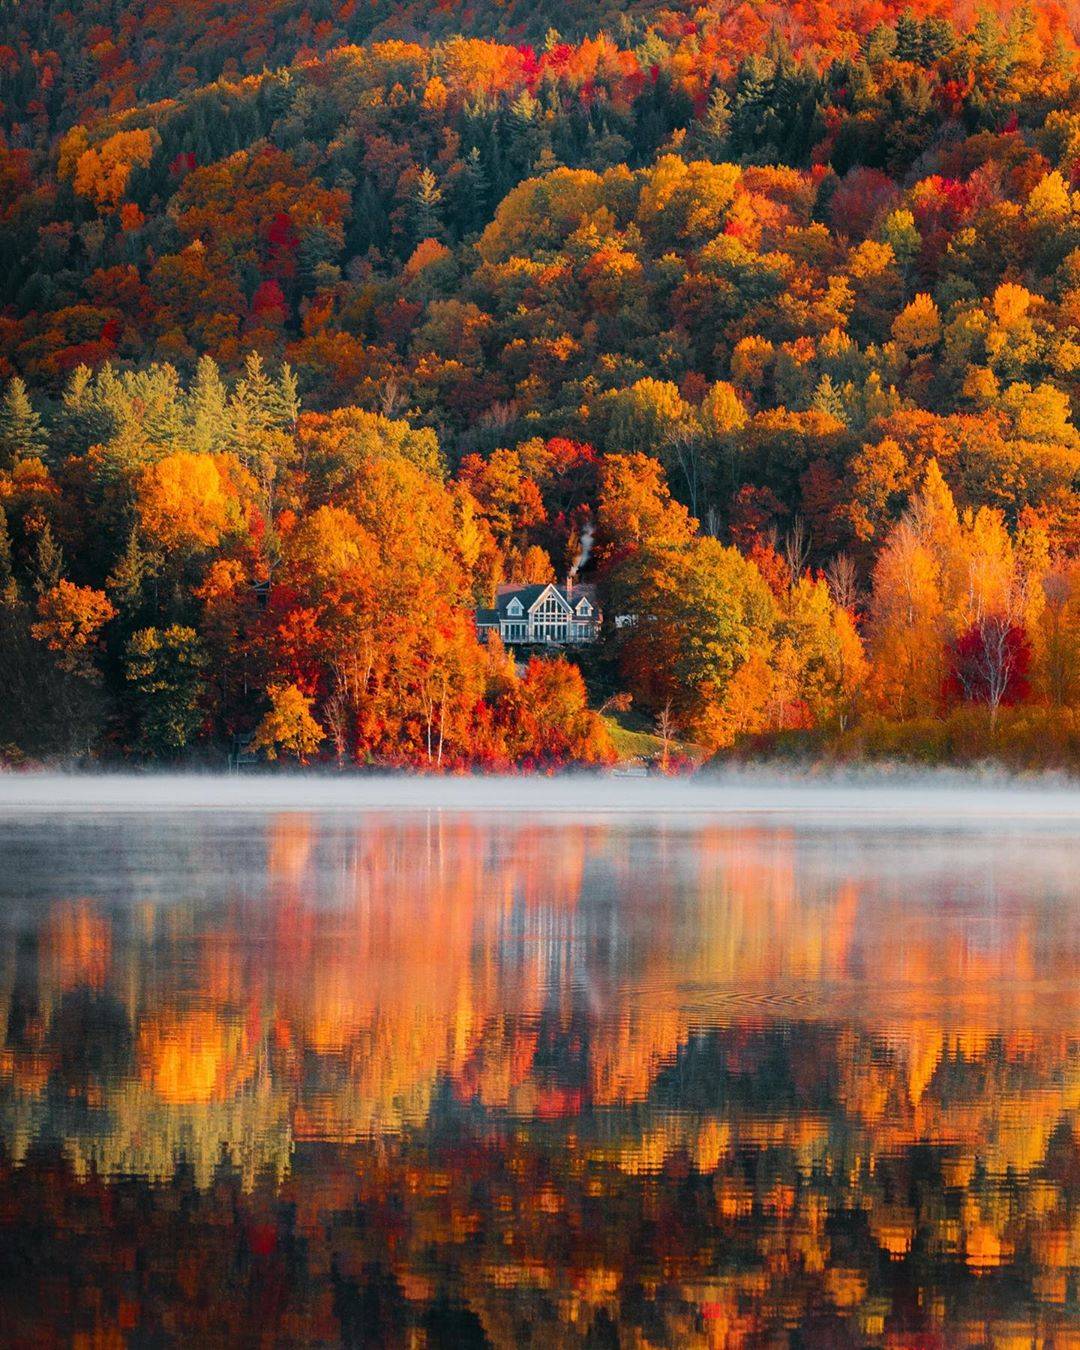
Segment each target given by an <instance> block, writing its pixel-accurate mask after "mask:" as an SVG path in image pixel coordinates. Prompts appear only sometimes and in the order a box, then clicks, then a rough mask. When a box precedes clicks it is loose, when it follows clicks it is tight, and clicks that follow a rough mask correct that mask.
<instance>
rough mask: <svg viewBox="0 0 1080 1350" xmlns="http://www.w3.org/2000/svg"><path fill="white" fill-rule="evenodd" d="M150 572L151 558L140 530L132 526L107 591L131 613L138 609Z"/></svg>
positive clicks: (122, 607) (106, 586) (108, 580)
mask: <svg viewBox="0 0 1080 1350" xmlns="http://www.w3.org/2000/svg"><path fill="white" fill-rule="evenodd" d="M150 571H151V561H150V558H149V556H148V554H147V553H146V551H145V550H144V548H143V546H142V544H141V542H140V540H139V531H138V528H137V527H135V526H132V529H131V531H130V533H129V534H128V541H127V545H126V547H125V548H124V551H123V553H122V554H121V555H120V557H119V558H118V559H117V560H116V565H115V566H114V567H113V570H112V572H111V573H110V574H109V577H108V579H107V580H106V582H105V589H106V590H107V591H108V593H109V595H110V596H111V597H112V599H113V600H115V601H116V603H117V605H118V606H119V607H120V609H121V610H124V611H125V612H127V613H131V612H132V611H134V610H137V609H138V607H139V605H140V603H141V601H142V594H143V585H144V583H145V581H146V578H147V576H148V575H149V573H150Z"/></svg>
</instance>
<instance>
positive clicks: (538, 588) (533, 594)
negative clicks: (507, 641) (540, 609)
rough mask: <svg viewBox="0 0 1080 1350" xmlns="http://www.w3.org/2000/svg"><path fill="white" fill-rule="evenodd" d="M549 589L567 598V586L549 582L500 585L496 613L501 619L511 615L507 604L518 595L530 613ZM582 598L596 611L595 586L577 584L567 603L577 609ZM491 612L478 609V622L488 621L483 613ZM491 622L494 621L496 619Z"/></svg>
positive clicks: (496, 598) (522, 605) (523, 607)
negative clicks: (528, 584) (526, 584)
mask: <svg viewBox="0 0 1080 1350" xmlns="http://www.w3.org/2000/svg"><path fill="white" fill-rule="evenodd" d="M548 590H553V591H555V592H556V593H557V594H558V595H559V596H560V597H561V598H562V599H563V600H567V590H566V587H565V586H553V585H549V584H547V583H543V584H540V583H534V584H533V585H531V586H500V587H499V588H498V590H497V591H496V592H495V610H494V613H495V614H496V616H497V618H499V619H502V618H507V617H509V616H508V615H507V606H508V605H509V603H510V601H511V600H513V599H514V598H515V597H516V598H517V599H518V600H519V601H520V602H521V608H522V611H523V613H525V614H528V612H529V610H530V609H532V607H533V605H535V604H536V602H537V601H538V600H539V599H540V597H541V596H542V595H543V594H544V593H545V592H546V591H548ZM581 600H588V602H589V604H590V605H591V606H592V610H593V613H594V614H595V613H596V611H597V603H596V587H595V586H579V585H575V586H574V588H573V592H572V594H571V595H570V598H569V600H568V601H567V603H568V604H569V605H570V606H571V608H572V609H574V610H576V609H577V606H578V604H579V602H580V601H581ZM490 612H491V611H489V610H478V611H477V616H476V617H477V622H478V623H484V622H488V620H485V619H483V618H481V615H482V614H487V613H490ZM491 622H494V620H492V621H491Z"/></svg>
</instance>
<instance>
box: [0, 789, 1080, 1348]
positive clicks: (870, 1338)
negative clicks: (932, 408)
mask: <svg viewBox="0 0 1080 1350" xmlns="http://www.w3.org/2000/svg"><path fill="white" fill-rule="evenodd" d="M1078 857H1080V801H1078V796H1077V793H1075V792H1074V791H1072V790H1070V789H1068V788H1067V787H1057V786H1054V785H1048V784H1046V783H1036V784H1031V785H1011V784H1007V783H1004V782H981V781H974V782H972V781H968V780H963V781H956V780H947V779H941V778H937V777H930V778H927V779H925V780H911V781H903V782H884V783H882V782H875V783H868V782H861V781H827V782H818V781H816V780H801V781H797V780H796V781H793V780H786V781H782V780H778V779H770V778H765V777H763V776H759V775H742V776H731V777H725V778H722V779H720V780H717V781H712V782H709V781H704V780H697V781H693V782H685V781H674V782H672V781H661V780H646V781H640V780H619V779H609V778H559V779H550V780H521V779H513V780H498V779H453V780H433V779H432V780H428V779H406V778H386V779H381V778H374V777H372V778H366V777H349V778H340V779H338V778H328V777H322V776H312V777H303V776H299V775H297V776H295V777H291V776H276V777H262V776H254V777H250V778H215V777H209V776H207V777H199V776H146V777H137V778H136V777H111V776H110V777H99V778H93V777H85V778H84V777H76V776H71V777H60V776H55V777H48V776H20V775H11V776H8V777H4V778H0V859H2V860H3V866H2V867H0V1030H2V1031H3V1040H2V1042H0V1308H3V1310H4V1312H3V1314H2V1317H3V1319H4V1321H3V1322H2V1323H0V1327H2V1330H0V1341H10V1342H11V1343H16V1344H34V1345H36V1344H47V1343H54V1342H61V1343H67V1342H68V1341H70V1340H71V1339H73V1338H74V1337H75V1336H76V1335H82V1336H86V1337H91V1336H97V1337H98V1338H99V1339H106V1338H107V1337H109V1336H110V1335H111V1336H113V1338H114V1339H117V1338H119V1342H122V1341H123V1340H124V1339H126V1338H130V1339H132V1340H134V1341H135V1342H136V1343H137V1342H138V1340H139V1338H140V1337H141V1338H142V1339H143V1340H144V1341H147V1342H153V1343H157V1342H159V1341H168V1340H169V1339H170V1338H172V1339H179V1340H181V1341H184V1342H186V1343H200V1344H202V1343H205V1344H211V1343H216V1342H215V1340H214V1338H215V1336H217V1337H219V1340H220V1329H221V1328H222V1327H228V1328H230V1329H231V1330H230V1334H231V1335H232V1336H233V1337H234V1338H235V1339H236V1340H245V1339H246V1340H253V1339H260V1340H263V1341H266V1342H267V1343H270V1344H295V1345H311V1344H315V1345H337V1344H342V1343H349V1344H370V1345H389V1346H397V1345H406V1344H424V1345H447V1346H449V1345H454V1346H459V1345H461V1346H468V1345H493V1346H500V1347H502V1346H505V1347H511V1346H515V1347H516V1346H518V1345H524V1344H534V1345H560V1346H561V1345H570V1346H574V1345H582V1346H586V1345H588V1346H596V1345H605V1344H615V1343H617V1338H618V1337H622V1338H624V1340H631V1341H633V1340H635V1339H636V1340H637V1341H639V1342H642V1343H646V1342H647V1343H648V1344H650V1345H652V1346H673V1347H674V1346H680V1347H681V1346H685V1345H701V1346H706V1345H714V1344H717V1343H719V1344H724V1343H725V1341H724V1338H723V1337H721V1338H720V1340H719V1342H718V1341H717V1334H718V1327H726V1328H727V1331H725V1332H724V1336H726V1337H728V1339H729V1341H731V1338H734V1341H733V1343H739V1341H740V1338H741V1342H742V1343H744V1344H749V1345H759V1344H760V1345H766V1344H767V1345H770V1346H771V1345H778V1344H816V1345H823V1346H834V1345H856V1344H859V1345H862V1344H882V1345H885V1344H891V1345H898V1344H904V1345H906V1344H911V1343H913V1342H914V1341H919V1343H927V1344H940V1345H951V1344H959V1343H965V1344H991V1345H994V1344H999V1343H1005V1341H1006V1340H1007V1338H1008V1337H1012V1338H1014V1340H1016V1338H1019V1339H1018V1341H1017V1343H1025V1344H1026V1343H1033V1342H1035V1341H1038V1340H1039V1339H1041V1340H1043V1341H1044V1342H1045V1343H1055V1344H1056V1343H1057V1342H1058V1341H1059V1340H1060V1341H1062V1342H1064V1341H1065V1339H1066V1337H1067V1336H1070V1335H1076V1334H1080V1302H1078V1289H1080V1226H1078V1220H1077V1215H1078V1213H1080V1143H1078V1141H1080V981H1078V980H1077V978H1076V974H1077V970H1078V969H1080V887H1078V882H1077V871H1078V868H1077V862H1078ZM358 1327H359V1328H362V1329H363V1334H362V1335H361V1334H360V1333H359V1332H358V1331H357V1330H356V1329H357V1328H358ZM7 1328H11V1330H10V1331H9V1330H8V1329H7ZM114 1333H115V1334H114ZM613 1338H616V1339H613ZM119 1342H118V1343H119Z"/></svg>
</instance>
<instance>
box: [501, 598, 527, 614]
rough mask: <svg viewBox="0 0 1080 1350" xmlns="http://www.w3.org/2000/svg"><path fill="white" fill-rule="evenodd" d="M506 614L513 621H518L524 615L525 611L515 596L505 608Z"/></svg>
mask: <svg viewBox="0 0 1080 1350" xmlns="http://www.w3.org/2000/svg"><path fill="white" fill-rule="evenodd" d="M506 612H507V614H509V615H510V616H511V617H512V618H514V619H520V618H521V616H522V614H524V613H525V610H524V609H523V608H522V604H521V601H520V600H519V599H518V598H517V596H516V595H515V596H514V598H513V599H512V600H511V601H510V603H509V604H508V605H507V606H506Z"/></svg>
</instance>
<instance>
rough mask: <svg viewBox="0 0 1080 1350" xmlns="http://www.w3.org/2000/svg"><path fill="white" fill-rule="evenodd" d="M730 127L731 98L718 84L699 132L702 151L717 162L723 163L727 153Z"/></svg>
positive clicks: (703, 116) (707, 106)
mask: <svg viewBox="0 0 1080 1350" xmlns="http://www.w3.org/2000/svg"><path fill="white" fill-rule="evenodd" d="M730 129H731V100H730V99H729V98H728V96H727V94H726V93H725V92H724V90H723V89H721V88H720V86H719V85H718V86H717V87H716V88H715V89H714V90H713V91H712V93H711V94H710V95H709V102H708V104H707V105H706V107H705V111H704V113H703V114H702V117H701V122H700V124H699V126H698V133H697V139H698V144H699V145H700V146H701V150H702V153H703V154H705V155H706V156H707V157H708V158H709V159H711V160H713V161H714V162H715V163H718V164H719V163H722V162H723V160H724V157H725V155H726V154H727V148H728V132H729V130H730Z"/></svg>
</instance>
